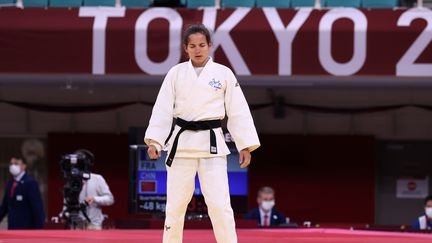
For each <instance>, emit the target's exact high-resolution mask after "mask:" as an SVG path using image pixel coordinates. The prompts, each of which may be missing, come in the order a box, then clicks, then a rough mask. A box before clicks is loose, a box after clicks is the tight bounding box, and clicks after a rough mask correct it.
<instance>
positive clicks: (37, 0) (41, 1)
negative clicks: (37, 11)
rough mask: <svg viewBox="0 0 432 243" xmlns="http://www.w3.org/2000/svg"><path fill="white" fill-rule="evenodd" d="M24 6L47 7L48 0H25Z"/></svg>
mask: <svg viewBox="0 0 432 243" xmlns="http://www.w3.org/2000/svg"><path fill="white" fill-rule="evenodd" d="M23 6H24V7H47V6H48V0H23Z"/></svg>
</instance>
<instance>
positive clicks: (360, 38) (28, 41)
mask: <svg viewBox="0 0 432 243" xmlns="http://www.w3.org/2000/svg"><path fill="white" fill-rule="evenodd" d="M193 23H203V24H205V25H206V26H207V27H208V28H209V29H211V30H212V32H213V51H214V52H213V53H212V56H213V57H214V59H215V60H216V61H217V62H220V63H222V64H225V65H227V66H229V67H230V68H232V70H233V71H234V72H235V73H236V74H237V75H282V76H284V75H286V76H290V75H334V76H352V75H386V76H424V77H429V76H432V45H431V41H432V10H430V9H417V8H416V9H397V10H393V9H373V10H367V9H355V8H334V9H326V10H313V9H311V8H301V9H275V8H253V9H250V8H238V9H221V10H217V9H215V8H205V9H173V8H148V9H125V8H109V7H106V8H104V7H82V8H76V9H61V8H60V9H59V8H48V9H43V8H29V9H15V8H4V9H1V14H0V73H49V74H51V73H53V74H55V73H68V74H70V73H77V74H102V75H103V74H129V73H130V74H149V75H164V74H166V72H167V71H168V70H169V69H170V68H171V67H172V66H174V65H176V64H177V63H179V62H182V61H185V60H186V57H185V55H184V51H183V47H182V36H181V34H182V30H183V29H184V28H185V27H186V26H188V25H190V24H193Z"/></svg>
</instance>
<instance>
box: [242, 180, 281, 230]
mask: <svg viewBox="0 0 432 243" xmlns="http://www.w3.org/2000/svg"><path fill="white" fill-rule="evenodd" d="M257 203H258V208H255V209H252V210H251V211H249V212H248V213H247V214H246V215H245V216H244V218H245V219H255V220H257V221H258V225H259V226H262V227H269V226H279V225H282V224H286V223H287V221H286V218H285V215H283V214H282V213H280V212H278V211H277V210H276V209H275V208H274V206H275V192H274V190H273V189H272V188H271V187H268V186H266V187H262V188H261V189H260V190H259V191H258V195H257Z"/></svg>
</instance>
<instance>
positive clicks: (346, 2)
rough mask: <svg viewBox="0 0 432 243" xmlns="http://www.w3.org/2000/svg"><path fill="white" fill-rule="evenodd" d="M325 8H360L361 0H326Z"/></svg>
mask: <svg viewBox="0 0 432 243" xmlns="http://www.w3.org/2000/svg"><path fill="white" fill-rule="evenodd" d="M378 1H380V0H378ZM324 6H326V7H352V8H360V6H361V0H326V1H325V4H324Z"/></svg>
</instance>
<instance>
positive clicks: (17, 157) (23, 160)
mask: <svg viewBox="0 0 432 243" xmlns="http://www.w3.org/2000/svg"><path fill="white" fill-rule="evenodd" d="M11 158H14V159H17V160H21V161H22V162H23V164H25V165H26V164H27V161H26V160H25V159H24V157H22V156H21V155H17V154H15V155H13V156H12V157H11Z"/></svg>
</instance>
